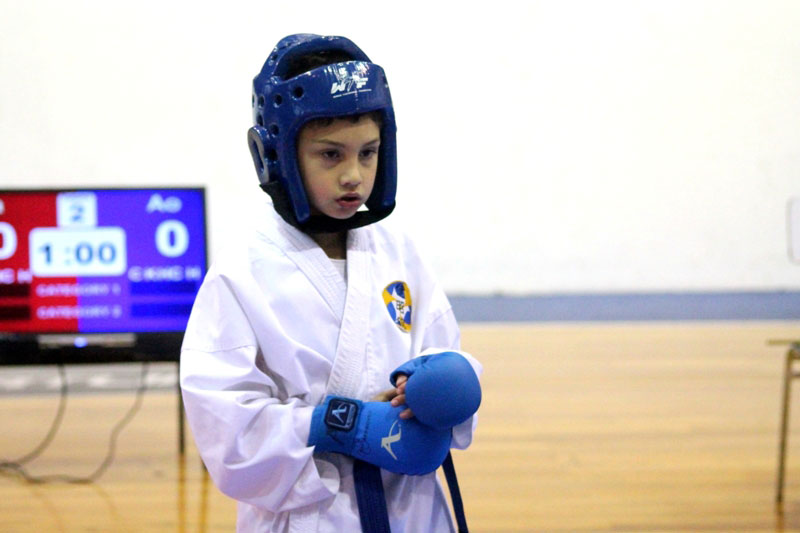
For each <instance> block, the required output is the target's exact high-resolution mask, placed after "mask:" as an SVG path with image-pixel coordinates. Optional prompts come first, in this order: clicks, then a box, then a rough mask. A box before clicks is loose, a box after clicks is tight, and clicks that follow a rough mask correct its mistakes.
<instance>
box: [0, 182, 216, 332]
mask: <svg viewBox="0 0 800 533" xmlns="http://www.w3.org/2000/svg"><path fill="white" fill-rule="evenodd" d="M205 232H206V229H205V193H204V190H203V189H202V188H193V189H188V188H174V189H96V190H72V191H37V190H28V191H21V190H18V191H0V333H55V332H58V333H109V332H133V333H141V332H178V331H183V329H185V327H186V322H187V321H188V317H189V312H190V311H191V306H192V303H193V302H194V297H195V295H196V293H197V290H198V289H199V286H200V282H201V281H202V278H203V276H204V275H205V272H206V255H207V250H206V233H205Z"/></svg>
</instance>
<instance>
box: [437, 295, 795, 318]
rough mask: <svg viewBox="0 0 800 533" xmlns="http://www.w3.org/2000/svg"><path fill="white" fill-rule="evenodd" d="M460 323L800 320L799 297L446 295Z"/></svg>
mask: <svg viewBox="0 0 800 533" xmlns="http://www.w3.org/2000/svg"><path fill="white" fill-rule="evenodd" d="M449 298H450V302H451V303H452V305H453V310H454V312H455V314H456V318H457V319H458V320H459V321H460V322H559V321H563V322H583V321H616V320H619V321H647V320H800V292H798V291H779V292H702V293H630V294H615V293H609V294H569V295H530V296H463V295H450V296H449Z"/></svg>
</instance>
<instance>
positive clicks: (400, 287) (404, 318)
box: [383, 281, 411, 333]
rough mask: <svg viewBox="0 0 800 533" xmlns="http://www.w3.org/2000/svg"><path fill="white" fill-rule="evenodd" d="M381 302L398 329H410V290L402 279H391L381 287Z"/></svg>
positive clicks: (403, 330) (406, 330)
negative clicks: (384, 286)
mask: <svg viewBox="0 0 800 533" xmlns="http://www.w3.org/2000/svg"><path fill="white" fill-rule="evenodd" d="M383 303H384V305H385V306H386V310H387V311H389V316H390V317H392V321H393V322H394V323H395V325H396V326H397V327H398V328H400V331H402V332H404V333H408V332H409V331H411V291H410V290H409V289H408V285H406V283H405V282H404V281H393V282H391V283H390V284H388V285H387V286H386V288H385V289H383Z"/></svg>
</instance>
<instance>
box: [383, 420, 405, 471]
mask: <svg viewBox="0 0 800 533" xmlns="http://www.w3.org/2000/svg"><path fill="white" fill-rule="evenodd" d="M399 422H400V421H399V420H395V421H394V424H392V427H390V428H389V434H388V435H386V436H385V437H383V438H382V439H381V448H383V449H384V450H386V451H387V452H389V455H391V456H392V458H393V459H394V460H395V461H397V456H396V455H395V454H394V452H393V451H392V444H394V443H395V442H397V441H399V440H400V439H401V438H402V436H403V428H402V427H398V428H397V433H394V434H392V431H394V428H395V426H397V424H398V423H399Z"/></svg>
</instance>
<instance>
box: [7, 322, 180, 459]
mask: <svg viewBox="0 0 800 533" xmlns="http://www.w3.org/2000/svg"><path fill="white" fill-rule="evenodd" d="M182 340H183V334H182V333H145V334H137V335H132V334H112V335H83V336H74V335H41V336H28V335H24V336H2V335H0V366H23V365H26V366H32V365H59V364H63V365H82V364H113V363H147V362H167V363H175V364H176V365H178V364H179V363H180V350H181V342H182ZM176 394H177V395H178V451H179V453H180V454H181V455H184V452H185V450H186V429H185V428H186V423H185V415H184V411H183V397H182V395H181V390H180V383H179V384H178V385H177V387H176Z"/></svg>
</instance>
